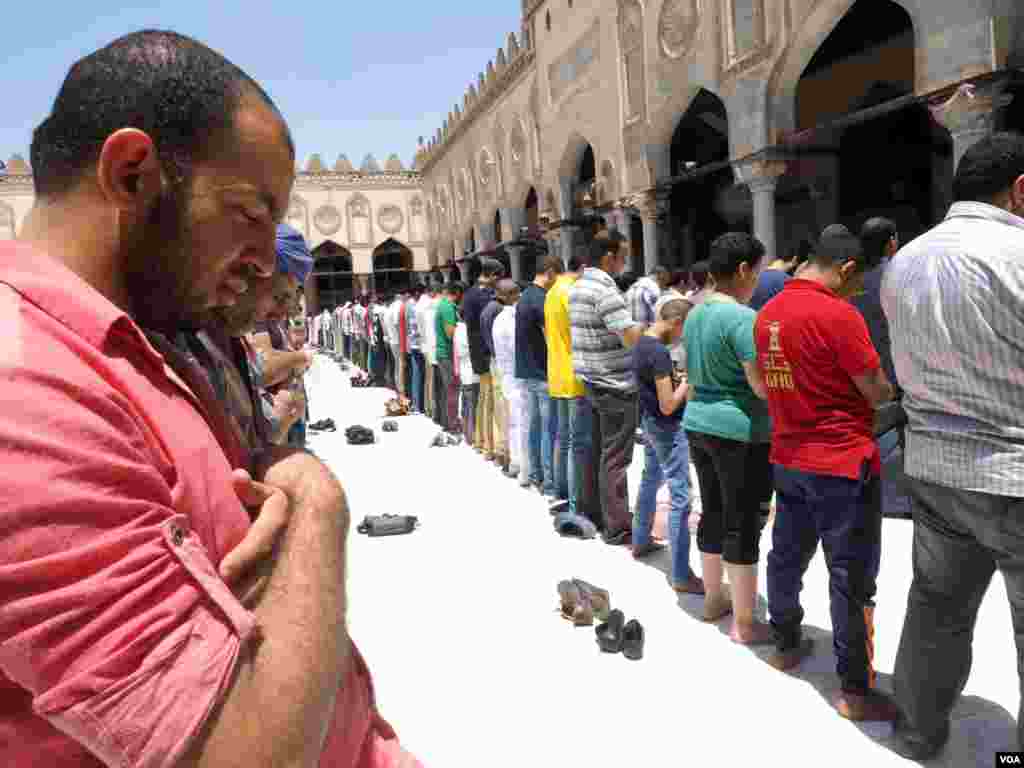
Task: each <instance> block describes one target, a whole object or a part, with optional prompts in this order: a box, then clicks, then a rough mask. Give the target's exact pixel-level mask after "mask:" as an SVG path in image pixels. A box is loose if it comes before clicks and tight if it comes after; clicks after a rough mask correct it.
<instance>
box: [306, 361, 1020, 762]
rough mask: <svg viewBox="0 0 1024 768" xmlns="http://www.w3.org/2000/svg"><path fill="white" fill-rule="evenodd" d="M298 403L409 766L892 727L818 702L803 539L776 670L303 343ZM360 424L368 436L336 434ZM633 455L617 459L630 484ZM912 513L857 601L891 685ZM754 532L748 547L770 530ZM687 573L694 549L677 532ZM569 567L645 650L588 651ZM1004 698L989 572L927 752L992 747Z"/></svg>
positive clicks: (1000, 743)
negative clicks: (793, 629) (415, 758)
mask: <svg viewBox="0 0 1024 768" xmlns="http://www.w3.org/2000/svg"><path fill="white" fill-rule="evenodd" d="M307 381H308V385H309V393H310V404H311V405H310V408H311V420H312V421H317V420H319V419H321V418H327V417H330V418H333V419H334V421H335V422H336V424H337V428H338V431H337V432H336V433H327V434H322V435H314V436H313V437H312V438H311V441H310V443H311V444H310V447H311V448H312V450H313V451H314V452H315V453H316V454H317V455H318V456H319V457H320V458H322V459H323V460H324V461H326V462H327V463H328V464H329V465H330V466H331V467H332V468H333V469H334V471H335V472H336V473H337V474H338V476H339V477H340V478H341V480H342V482H343V483H344V485H345V488H346V491H347V494H348V498H349V504H350V507H351V514H352V520H353V525H352V534H351V538H350V543H349V577H348V594H349V600H350V604H349V618H350V627H351V632H352V635H353V637H354V638H355V639H356V641H357V642H358V643H359V646H360V648H361V649H362V651H363V653H364V655H365V656H366V658H367V661H368V663H369V664H370V667H371V669H372V670H373V673H374V676H375V680H376V686H377V699H378V704H379V707H380V710H381V712H382V713H383V714H384V716H385V717H386V718H388V719H389V720H390V721H391V723H392V724H393V725H394V726H395V728H396V729H397V731H398V733H399V735H400V736H401V738H402V741H403V742H404V744H405V745H406V746H407V747H408V748H409V749H410V750H412V751H413V752H415V753H416V754H417V755H419V757H420V758H421V759H422V760H423V762H424V764H425V765H426V766H428V768H504V767H505V766H508V767H509V768H511V767H513V766H515V767H516V768H519V767H522V766H536V767H537V768H548V767H549V766H551V767H554V766H600V767H601V768H604V767H605V766H607V767H608V768H612V767H613V766H615V767H619V766H682V765H693V766H711V765H720V764H721V765H765V766H786V767H787V768H802V767H803V766H807V767H808V768H811V767H812V766H813V767H814V768H818V767H819V766H823V765H828V766H851V767H852V766H872V767H873V768H874V767H875V766H889V765H906V764H908V763H907V761H905V760H903V759H902V758H900V757H899V756H898V755H896V754H895V753H893V752H892V751H890V750H889V749H888V748H887V747H886V742H887V741H888V739H889V737H890V735H891V727H890V726H888V725H884V724H867V725H856V724H853V723H850V722H847V721H845V720H843V719H841V718H840V717H838V716H837V715H836V714H834V713H833V710H832V709H831V708H830V706H829V704H828V699H829V698H830V697H831V695H832V693H833V692H834V691H835V689H836V685H837V681H836V678H835V676H834V673H833V668H834V659H833V656H832V648H831V631H830V626H831V623H830V620H829V612H828V594H827V579H826V576H825V570H824V561H823V558H822V556H821V554H820V552H819V554H818V555H817V556H816V558H815V560H814V562H813V564H812V566H811V569H810V571H809V572H808V575H807V578H806V580H805V588H804V607H805V610H806V613H807V616H806V620H805V621H806V624H807V625H808V626H809V627H810V633H811V635H812V636H813V637H814V638H815V655H814V656H813V658H811V659H809V660H808V661H806V662H805V663H804V665H803V666H802V667H801V668H800V669H798V670H797V672H796V674H793V675H784V674H781V673H779V672H776V671H774V670H773V669H771V668H770V667H769V666H768V665H767V664H766V663H764V660H763V659H764V657H765V656H767V655H768V653H769V652H770V648H765V649H757V650H751V649H746V648H741V647H738V646H735V645H733V644H732V643H731V642H730V641H729V639H728V637H727V636H726V635H725V634H724V633H723V628H727V626H728V622H722V623H721V624H720V625H708V624H704V623H703V622H701V621H700V620H699V619H698V618H697V617H699V615H700V611H701V601H700V599H699V598H692V597H691V598H687V597H677V596H676V595H675V594H674V593H673V592H672V590H671V589H670V588H669V587H668V583H667V581H666V577H665V571H666V569H667V567H668V558H667V556H666V557H664V558H663V559H662V560H660V561H657V562H655V563H652V564H650V565H644V564H640V563H637V562H635V561H634V560H633V559H632V558H631V557H630V555H629V551H628V549H626V548H621V547H617V548H612V547H608V546H606V545H604V544H602V543H601V542H600V541H599V540H597V541H588V542H583V541H575V540H570V539H562V538H560V537H559V536H557V535H556V534H555V533H554V532H553V530H552V527H551V517H550V516H549V514H548V512H547V507H546V505H545V503H544V501H543V500H542V499H541V497H540V496H538V495H537V494H536V493H533V492H530V491H526V490H522V489H520V488H519V487H518V485H517V484H516V483H515V482H514V481H512V480H509V479H507V478H505V477H504V476H503V475H502V474H501V473H500V471H499V470H498V469H497V468H495V467H494V466H493V465H491V464H485V463H484V462H483V461H482V460H481V458H480V457H479V456H478V455H477V454H476V453H475V452H474V451H473V450H472V449H470V448H467V447H466V446H456V447H449V448H428V444H429V442H430V440H431V438H432V437H433V436H434V434H436V431H437V429H436V427H434V425H432V424H431V423H430V422H429V421H428V420H427V419H426V418H425V417H421V416H409V417H403V418H400V419H398V423H399V432H397V433H382V432H380V430H379V426H380V422H381V421H382V420H383V414H384V408H383V404H384V402H385V400H387V399H388V397H389V396H390V394H389V393H388V392H386V391H385V390H381V389H352V388H351V387H350V386H349V383H348V374H347V373H343V372H342V371H341V370H340V368H339V366H338V365H337V364H336V363H334V362H333V361H331V360H330V359H329V358H327V357H325V356H322V355H318V356H317V361H316V363H315V365H314V367H313V369H312V370H311V371H310V373H309V375H308V379H307ZM357 423H358V424H363V425H365V426H368V427H372V428H374V429H376V430H377V432H378V440H379V442H378V443H377V444H376V445H370V446H349V445H347V444H346V442H345V437H344V430H345V428H346V427H348V426H350V425H352V424H357ZM642 464H643V457H642V452H641V451H640V449H639V448H638V449H637V453H636V456H635V458H634V461H633V466H632V468H631V473H630V492H631V494H632V495H633V496H634V498H635V494H636V490H637V488H638V482H639V477H640V471H641V468H642ZM384 513H399V514H415V515H417V516H419V518H420V522H421V527H420V528H419V530H417V531H416V532H415V533H413V534H412V535H409V536H401V537H394V538H383V539H368V538H366V537H365V536H360V535H358V534H356V532H355V525H356V523H357V522H358V521H359V520H360V519H362V517H363V516H364V515H366V514H384ZM911 534H912V524H911V523H910V522H909V521H903V520H886V521H885V526H884V531H883V537H884V538H883V554H882V571H881V575H880V578H879V590H878V607H877V609H876V613H875V617H876V638H875V646H876V665H877V668H878V670H879V681H880V682H879V685H880V687H881V688H883V689H886V690H891V673H892V668H893V662H894V660H895V656H896V650H897V646H898V643H899V637H900V631H901V628H902V623H903V615H904V611H905V608H906V597H907V590H908V587H909V584H910V572H911V564H910V541H911ZM770 543H771V541H770V534H769V531H768V530H766V531H765V533H764V538H763V539H762V543H761V552H762V558H761V578H762V582H761V594H762V595H763V594H764V593H765V585H764V562H765V555H766V554H767V552H768V551H769V549H770ZM692 557H693V562H694V565H695V566H697V568H698V572H699V555H698V553H697V550H696V546H694V547H693V549H692ZM572 577H579V578H582V579H586V580H587V581H590V582H592V583H594V584H597V585H600V586H603V587H605V588H606V589H608V590H609V591H610V592H611V596H612V606H613V607H617V608H620V609H621V610H623V611H624V613H625V614H626V617H627V619H629V618H637V619H639V620H640V622H641V623H642V624H643V625H644V628H645V629H646V633H647V644H646V648H645V654H644V658H643V659H642V660H641V661H638V662H634V661H629V660H627V659H625V658H624V657H623V656H621V655H618V656H609V655H605V654H602V653H601V652H600V651H599V650H598V648H597V645H596V643H595V640H594V632H593V629H591V628H579V629H576V628H574V627H572V625H570V624H568V623H567V622H566V621H564V620H563V619H562V618H560V616H559V614H558V611H557V603H558V601H557V595H556V591H555V585H556V584H557V582H558V581H559V580H560V579H564V578H572ZM1018 704H1019V692H1018V682H1017V674H1016V654H1015V647H1014V639H1013V629H1012V626H1011V623H1010V616H1009V609H1008V604H1007V597H1006V589H1005V587H1004V584H1003V580H1002V578H1001V577H999V576H997V577H996V579H995V580H994V581H993V584H992V588H991V589H990V590H989V593H988V595H987V596H986V598H985V601H984V603H983V605H982V609H981V614H980V617H979V619H978V626H977V630H976V635H975V643H974V666H973V670H972V673H971V678H970V680H969V682H968V684H967V688H966V690H965V695H964V697H963V698H962V700H961V702H960V704H959V705H958V707H957V709H956V711H955V721H954V725H953V734H952V738H951V742H950V745H949V746H948V747H947V749H946V751H945V752H944V753H943V754H942V756H941V757H940V758H939V759H937V760H936V761H934V762H933V763H930V764H934V765H942V766H955V767H956V768H973V767H974V766H979V767H980V766H985V768H988V767H989V766H991V765H993V764H994V752H995V751H996V750H1001V749H1013V748H1015V747H1014V746H1013V745H1014V744H1015V741H1016V737H1015V722H1016V721H1015V718H1016V712H1017V709H1018Z"/></svg>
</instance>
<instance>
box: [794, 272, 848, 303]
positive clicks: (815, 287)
mask: <svg viewBox="0 0 1024 768" xmlns="http://www.w3.org/2000/svg"><path fill="white" fill-rule="evenodd" d="M782 290H784V291H814V292H816V293H823V294H825V295H826V296H831V297H832V298H833V299H838V298H839V295H838V294H837V293H836V292H835V291H833V290H832V289H831V288H829V287H828V286H825V285H822V284H821V283H819V282H818V281H817V280H803V279H801V278H799V277H794V278H793V279H792V280H790V281H789V282H787V283H786V285H785V286H784V287H783V289H782Z"/></svg>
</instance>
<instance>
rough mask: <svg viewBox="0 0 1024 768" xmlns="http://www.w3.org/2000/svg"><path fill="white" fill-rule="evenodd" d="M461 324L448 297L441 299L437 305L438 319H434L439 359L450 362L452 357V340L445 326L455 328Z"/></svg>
mask: <svg viewBox="0 0 1024 768" xmlns="http://www.w3.org/2000/svg"><path fill="white" fill-rule="evenodd" d="M458 324H459V316H458V314H457V313H456V312H455V305H454V304H452V303H451V301H449V300H448V297H445V298H443V299H441V302H440V303H439V304H438V305H437V317H436V318H435V319H434V328H435V329H436V330H437V359H438V360H449V359H451V356H452V340H451V339H450V338H449V337H448V334H447V333H445V330H444V329H445V326H449V325H450V326H451V327H452V328H454V327H455V326H456V325H458Z"/></svg>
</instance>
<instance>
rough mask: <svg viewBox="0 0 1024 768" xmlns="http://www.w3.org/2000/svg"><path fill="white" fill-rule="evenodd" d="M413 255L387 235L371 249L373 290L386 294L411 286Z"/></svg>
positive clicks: (407, 248) (403, 245) (406, 247)
mask: <svg viewBox="0 0 1024 768" xmlns="http://www.w3.org/2000/svg"><path fill="white" fill-rule="evenodd" d="M412 270H413V255H412V251H411V250H409V247H408V246H406V245H405V244H404V243H401V242H399V241H398V240H395V239H394V238H393V237H389V238H388V239H387V240H385V241H384V242H383V243H381V244H380V245H378V246H377V247H376V248H375V249H374V250H373V291H374V292H375V293H377V294H381V295H386V294H391V293H394V292H396V291H404V290H408V289H409V288H410V287H411V286H412V276H413V275H412Z"/></svg>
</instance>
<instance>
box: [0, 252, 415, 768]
mask: <svg viewBox="0 0 1024 768" xmlns="http://www.w3.org/2000/svg"><path fill="white" fill-rule="evenodd" d="M0 327H2V328H3V329H4V343H3V344H2V345H0V465H2V466H3V467H4V473H3V476H2V478H0V765H4V766H7V765H10V766H31V765H39V766H47V768H65V767H70V766H75V767H76V768H81V767H86V766H88V767H89V768H92V767H93V766H100V765H110V766H119V767H120V768H136V766H145V767H146V768H149V767H150V766H152V767H154V768H156V767H157V766H161V767H162V766H172V765H174V764H175V763H176V762H177V761H178V760H179V759H180V757H181V755H182V754H183V753H184V751H185V750H186V749H187V748H188V746H189V744H190V742H191V740H192V738H193V737H194V736H195V734H196V733H197V732H198V731H199V730H200V728H201V727H202V725H203V724H204V722H205V721H206V719H207V718H208V716H209V714H210V712H211V711H212V710H213V708H214V707H215V705H216V704H217V702H218V700H219V699H221V698H222V697H223V696H224V695H225V693H226V691H227V688H228V685H229V682H230V679H231V675H232V672H233V670H234V668H235V665H236V663H237V661H238V658H239V654H240V650H241V649H242V646H243V645H244V644H245V643H246V642H247V641H248V640H249V638H250V636H251V634H252V632H253V629H254V625H255V617H254V616H253V615H252V614H251V613H249V612H248V611H247V610H245V608H244V607H243V606H242V605H241V604H240V603H239V602H238V601H237V600H236V599H235V597H234V596H233V595H232V594H231V592H230V591H229V589H228V588H227V586H226V585H225V584H224V583H223V582H222V581H221V580H220V578H219V576H218V574H217V570H216V568H217V565H218V564H219V563H220V561H221V559H222V558H223V557H224V555H225V554H226V553H227V552H229V551H230V550H231V549H233V548H234V547H235V546H236V545H237V544H238V543H239V542H240V541H241V540H242V538H243V537H244V535H245V533H246V530H247V528H248V525H249V520H248V515H247V514H246V512H245V510H244V509H243V508H242V506H241V505H240V504H239V502H238V500H237V498H236V497H235V494H234V491H233V489H232V485H231V466H230V465H229V463H228V460H227V459H226V458H225V454H224V450H223V449H222V446H221V445H220V444H218V441H217V439H216V438H215V437H214V432H213V431H212V429H211V425H214V426H213V429H219V430H220V431H223V429H222V425H221V424H220V423H219V422H218V421H217V419H216V418H213V415H212V413H211V411H209V410H207V409H206V407H204V404H203V403H202V402H200V400H199V399H198V398H197V397H196V396H195V395H194V394H193V390H192V389H190V388H189V387H188V386H187V385H186V384H185V382H184V381H183V380H182V379H181V378H179V376H178V375H177V374H176V373H174V371H172V370H171V369H170V368H169V367H168V366H167V365H166V364H165V362H164V358H163V357H162V356H161V355H160V354H159V353H158V352H157V351H156V349H155V348H154V347H153V346H152V345H151V344H150V343H149V341H148V340H147V339H146V337H145V336H144V335H143V334H142V333H141V332H140V330H139V329H138V327H137V326H136V325H135V324H134V323H133V322H132V321H131V320H130V319H129V318H128V317H127V316H126V315H125V314H124V313H122V312H121V311H120V310H118V309H117V308H116V307H115V306H114V305H113V304H111V303H110V302H109V301H107V300H106V299H105V298H104V297H103V296H101V295H100V294H99V293H97V292H96V291H95V290H94V289H93V288H91V287H90V286H89V285H88V284H86V283H85V282H84V281H82V280H81V279H80V278H79V277H78V276H76V275H75V274H73V273H72V272H70V271H69V270H68V269H66V268H65V267H64V266H62V265H61V264H59V263H57V262H56V261H54V260H52V259H50V258H49V257H48V256H47V255H46V254H43V253H40V252H37V251H34V250H32V249H31V248H29V247H28V246H26V245H23V244H20V243H16V242H4V243H0ZM208 419H209V421H208ZM221 421H223V420H221ZM351 659H352V663H351V666H350V669H349V673H348V675H347V680H346V683H345V685H344V686H343V687H342V691H341V693H340V694H339V697H338V703H337V710H336V711H337V716H336V722H335V725H334V726H333V727H332V729H331V731H330V732H329V734H328V738H327V744H326V747H325V750H324V754H323V757H322V759H321V765H322V766H324V767H325V768H327V767H328V766H330V768H335V767H337V768H352V766H359V768H364V767H368V766H374V767H375V768H383V767H384V766H393V765H398V764H399V763H400V761H407V763H408V764H410V765H415V764H416V763H415V761H414V760H412V759H411V758H409V757H408V756H407V755H406V754H405V753H404V752H403V751H402V750H401V748H400V747H399V746H398V745H397V742H396V741H395V740H394V734H393V732H392V731H391V729H390V728H389V727H388V726H387V724H386V723H384V722H383V721H382V720H380V718H379V716H378V715H377V714H376V711H375V708H374V706H373V692H372V687H371V684H370V678H369V673H368V672H367V670H366V667H365V665H364V664H363V663H362V659H361V658H360V656H359V654H358V651H355V650H354V649H353V654H352V656H351Z"/></svg>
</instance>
